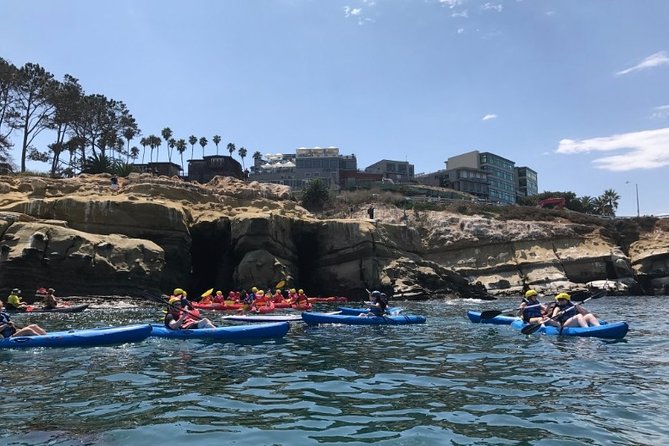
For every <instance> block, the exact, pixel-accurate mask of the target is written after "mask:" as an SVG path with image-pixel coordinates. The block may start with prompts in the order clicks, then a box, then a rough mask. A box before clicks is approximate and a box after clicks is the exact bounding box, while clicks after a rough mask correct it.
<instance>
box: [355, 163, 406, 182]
mask: <svg viewBox="0 0 669 446" xmlns="http://www.w3.org/2000/svg"><path fill="white" fill-rule="evenodd" d="M365 172H366V173H375V174H381V175H383V178H390V179H391V180H393V181H394V182H396V183H408V182H410V181H413V179H414V166H413V164H410V163H409V162H408V161H392V160H381V161H377V162H376V163H374V164H372V165H371V166H369V167H366V168H365Z"/></svg>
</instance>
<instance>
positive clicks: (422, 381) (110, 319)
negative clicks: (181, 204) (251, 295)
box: [0, 298, 669, 445]
mask: <svg viewBox="0 0 669 446" xmlns="http://www.w3.org/2000/svg"><path fill="white" fill-rule="evenodd" d="M648 299H652V298H648ZM601 301H604V300H603V299H602V300H598V301H597V302H596V304H597V305H599V307H597V306H596V305H595V302H593V305H591V306H590V307H591V308H592V309H593V310H594V311H597V312H598V313H600V315H602V316H603V317H605V318H606V319H609V320H615V319H616V316H617V315H619V314H626V315H627V318H628V319H629V320H631V321H633V322H632V324H631V325H632V329H631V330H630V333H629V335H628V338H627V339H626V341H624V342H607V341H602V340H598V339H588V338H583V339H573V338H557V337H549V336H537V335H533V336H522V335H520V334H519V333H518V332H516V331H513V330H512V329H510V328H509V327H503V326H497V327H492V326H482V325H475V324H470V323H469V322H468V321H467V320H466V318H465V317H464V313H465V310H466V309H467V308H477V307H479V306H480V307H484V306H487V307H488V308H494V307H493V306H494V305H495V304H497V305H499V304H498V303H496V302H486V303H473V302H455V303H449V304H448V305H440V304H439V303H438V302H430V303H428V304H427V305H424V304H420V303H402V305H403V306H405V307H408V308H409V309H410V310H413V311H414V312H420V313H423V314H426V315H427V316H428V318H429V319H428V324H427V325H425V326H407V327H335V326H322V327H302V326H299V325H295V326H293V328H291V331H290V332H289V335H288V336H287V337H286V338H285V339H284V340H280V341H265V342H255V343H246V344H229V343H226V344H220V343H207V342H201V341H172V340H166V339H149V340H147V341H145V342H143V343H140V344H135V345H125V346H116V347H100V348H90V349H69V350H58V349H55V350H48V349H36V350H28V351H11V352H10V351H0V359H1V362H0V376H2V377H3V378H2V380H3V381H2V385H3V387H5V389H11V395H12V398H11V400H10V401H8V402H5V414H4V416H3V417H2V420H1V421H0V428H1V432H2V434H1V437H0V441H2V442H3V443H5V444H7V443H10V442H15V443H16V444H109V445H116V444H119V445H120V444H152V445H155V443H156V441H163V442H167V443H168V444H173V443H175V442H179V441H187V442H188V443H189V444H214V443H215V444H221V442H233V441H236V442H237V443H239V444H254V445H256V444H327V443H347V444H356V443H358V444H362V443H375V444H449V443H450V444H549V443H551V444H554V443H556V442H561V443H562V444H663V443H666V442H667V440H669V426H668V425H667V422H666V421H665V419H664V417H663V416H662V414H663V409H664V407H665V406H666V404H667V403H668V402H669V386H667V384H666V383H665V377H666V376H667V372H669V357H668V356H667V354H666V352H667V349H666V347H667V343H668V342H669V341H667V340H666V339H665V337H664V333H662V332H661V330H660V329H658V327H657V324H655V323H653V322H652V321H653V316H655V317H657V316H658V314H659V315H662V314H664V315H666V314H667V313H669V304H666V303H665V301H663V300H659V299H655V300H652V302H646V303H647V305H643V302H642V305H639V306H634V307H630V305H629V302H626V301H625V300H623V299H617V298H607V299H606V303H605V304H604V305H603V304H602V303H601ZM507 304H508V303H507ZM499 306H504V307H506V306H508V305H499ZM651 308H652V310H651ZM651 311H652V313H653V314H652V315H651V314H650V312H651ZM159 316H160V315H159V314H158V313H157V312H156V310H155V309H149V308H147V309H139V310H116V311H110V310H94V311H92V312H90V313H88V312H86V313H81V314H78V315H68V317H66V318H65V317H63V318H59V317H57V315H48V318H45V319H39V321H38V320H34V321H35V322H38V323H40V324H41V325H45V326H46V327H47V328H48V329H50V330H53V329H57V328H61V327H67V328H70V327H84V326H86V327H90V326H104V325H115V324H116V325H118V324H125V323H135V322H149V321H152V320H155V319H156V318H157V317H159ZM30 317H31V318H33V317H35V316H30ZM19 371H27V372H25V373H23V372H19ZM10 377H11V379H9V378H10Z"/></svg>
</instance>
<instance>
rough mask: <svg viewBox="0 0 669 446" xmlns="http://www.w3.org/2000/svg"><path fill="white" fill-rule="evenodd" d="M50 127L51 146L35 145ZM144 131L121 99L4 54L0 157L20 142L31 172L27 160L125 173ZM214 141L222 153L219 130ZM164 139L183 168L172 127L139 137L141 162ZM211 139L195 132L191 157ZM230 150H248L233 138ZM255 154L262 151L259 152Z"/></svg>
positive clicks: (65, 170) (56, 172)
mask: <svg viewBox="0 0 669 446" xmlns="http://www.w3.org/2000/svg"><path fill="white" fill-rule="evenodd" d="M45 131H47V132H50V133H51V134H52V135H53V139H52V142H51V143H49V144H47V147H35V139H36V138H37V136H38V135H40V134H42V133H43V132H45ZM141 134H142V132H141V130H140V129H139V126H138V125H137V122H136V120H135V118H134V117H133V115H132V114H131V113H130V111H129V110H128V107H127V106H126V104H125V103H123V102H122V101H119V100H115V99H110V98H107V97H106V96H104V95H101V94H87V93H86V92H85V91H84V89H83V88H82V86H81V85H80V83H79V80H78V79H76V78H74V77H73V76H70V75H69V74H66V75H65V76H64V77H63V80H62V81H59V80H57V79H55V78H54V75H53V74H51V73H49V72H48V71H47V70H45V69H44V68H42V67H41V66H40V65H38V64H34V63H26V64H25V65H23V66H22V67H16V66H14V65H13V64H12V63H10V62H8V61H7V60H5V59H3V58H1V57H0V162H3V163H10V164H13V161H14V160H13V159H12V157H11V154H10V149H11V148H12V147H14V145H15V144H17V145H19V147H20V148H21V151H20V153H21V155H20V160H18V164H19V165H20V171H21V172H25V171H26V162H27V161H39V162H44V163H49V165H50V168H49V172H50V174H51V175H52V176H62V175H65V176H70V175H74V174H76V173H79V172H88V173H101V172H110V173H116V174H119V175H125V174H127V173H130V172H131V171H132V170H133V166H132V165H131V164H129V163H130V159H132V160H133V161H136V160H137V159H138V158H139V156H140V149H138V148H137V146H134V145H133V146H131V144H132V141H133V140H134V139H135V138H137V137H140V136H141ZM212 142H213V143H214V145H215V146H216V154H217V155H218V147H219V144H220V143H221V137H220V136H219V135H214V137H213V138H212ZM163 143H165V146H166V147H165V152H166V153H167V160H168V161H169V162H172V155H173V152H174V149H176V150H177V152H178V153H179V154H180V157H181V169H182V170H183V166H184V160H183V154H184V152H185V151H186V149H187V147H188V146H187V142H186V139H183V138H182V139H176V138H174V137H173V134H172V130H171V129H170V128H169V127H165V128H164V129H163V130H162V131H161V132H160V136H157V135H149V136H145V137H142V138H141V139H140V140H139V145H141V146H142V148H143V150H142V151H141V163H142V164H144V161H145V155H146V148H147V147H149V148H150V154H149V159H148V160H149V162H151V161H156V162H157V161H158V160H159V159H160V148H161V146H163ZM208 143H209V141H208V140H207V138H205V137H200V138H197V137H196V136H195V135H191V136H190V137H189V138H188V144H190V146H191V158H193V157H194V153H193V152H194V146H195V144H199V145H200V146H201V148H202V156H203V157H204V156H205V147H206V146H207V145H208ZM154 150H155V151H156V156H155V160H154V157H153V153H154ZM227 150H228V152H229V153H230V156H232V155H233V153H235V151H236V152H237V153H238V154H239V156H240V158H241V160H242V165H243V164H244V158H245V157H246V155H247V150H246V149H245V148H244V147H240V148H239V149H237V148H236V147H235V144H233V143H229V144H228V145H227ZM256 154H257V155H258V156H259V157H260V156H261V155H260V153H259V152H256ZM256 154H254V159H255V158H256Z"/></svg>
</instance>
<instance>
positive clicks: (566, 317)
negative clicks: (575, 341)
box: [552, 293, 599, 328]
mask: <svg viewBox="0 0 669 446" xmlns="http://www.w3.org/2000/svg"><path fill="white" fill-rule="evenodd" d="M555 300H556V301H557V305H556V306H555V309H554V310H553V315H552V318H553V320H554V321H555V322H557V323H559V324H560V326H561V327H584V328H585V327H590V326H594V327H597V326H599V321H598V320H597V318H596V317H595V315H594V314H592V313H590V312H588V311H587V310H586V309H585V308H583V307H582V306H581V305H579V304H573V303H572V302H571V296H570V295H569V294H567V293H560V294H558V295H557V296H555Z"/></svg>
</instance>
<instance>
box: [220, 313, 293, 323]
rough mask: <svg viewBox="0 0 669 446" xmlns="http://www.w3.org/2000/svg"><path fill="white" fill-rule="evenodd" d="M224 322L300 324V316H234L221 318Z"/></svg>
mask: <svg viewBox="0 0 669 446" xmlns="http://www.w3.org/2000/svg"><path fill="white" fill-rule="evenodd" d="M221 319H223V320H224V321H235V322H255V323H257V322H302V316H300V315H299V314H282V315H278V314H277V315H270V316H255V315H253V316H251V315H238V316H237V315H235V316H223V317H221Z"/></svg>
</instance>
